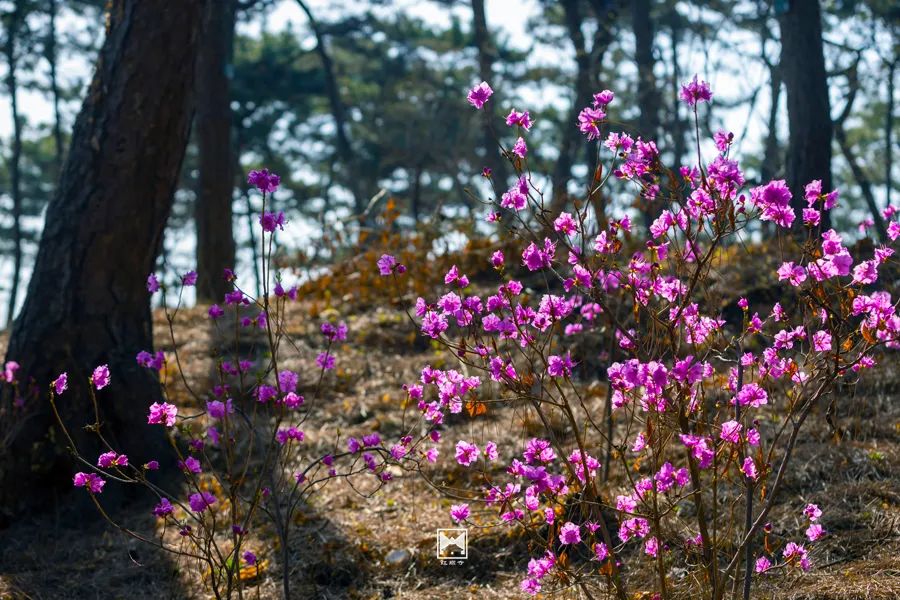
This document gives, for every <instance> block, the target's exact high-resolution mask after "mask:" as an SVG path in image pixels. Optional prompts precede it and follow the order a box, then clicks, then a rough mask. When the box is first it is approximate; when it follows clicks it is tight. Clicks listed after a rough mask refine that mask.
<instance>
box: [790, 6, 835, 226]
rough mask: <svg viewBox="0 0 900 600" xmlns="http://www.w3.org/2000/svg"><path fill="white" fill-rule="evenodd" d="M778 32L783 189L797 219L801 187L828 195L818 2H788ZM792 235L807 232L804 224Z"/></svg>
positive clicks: (826, 222)
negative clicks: (784, 129) (815, 184)
mask: <svg viewBox="0 0 900 600" xmlns="http://www.w3.org/2000/svg"><path fill="white" fill-rule="evenodd" d="M778 23H779V25H780V28H781V75H782V77H783V78H784V86H785V89H786V90H787V109H788V130H789V133H790V140H789V142H788V150H787V184H788V187H789V188H790V190H791V192H792V193H793V195H794V198H793V201H792V206H793V207H794V209H795V211H797V213H798V215H799V212H800V210H801V209H802V208H804V207H805V206H806V202H805V200H804V197H803V188H804V186H805V185H806V184H807V183H809V182H810V181H812V180H814V179H821V180H822V189H823V190H824V191H831V189H832V181H831V138H832V127H831V107H830V105H829V101H828V75H827V73H826V72H825V55H824V52H823V49H822V13H821V10H820V7H819V1H818V0H792V1H791V3H790V7H789V9H788V10H787V12H784V13H782V14H780V15H779V16H778ZM830 223H831V221H830V214H828V211H823V214H822V228H823V229H828V228H829V227H830V226H831V225H830ZM794 229H795V231H798V232H803V231H805V227H804V225H803V219H800V218H799V216H798V218H797V219H795V220H794Z"/></svg>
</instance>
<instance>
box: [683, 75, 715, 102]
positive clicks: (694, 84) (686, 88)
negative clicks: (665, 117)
mask: <svg viewBox="0 0 900 600" xmlns="http://www.w3.org/2000/svg"><path fill="white" fill-rule="evenodd" d="M680 96H681V100H682V101H683V102H685V103H686V104H687V105H688V106H697V104H698V103H699V102H709V101H710V100H712V92H711V91H710V89H709V84H708V83H706V82H705V81H698V80H697V76H696V75H694V79H693V80H691V81H689V82H688V83H686V84H684V85H682V86H681V94H680Z"/></svg>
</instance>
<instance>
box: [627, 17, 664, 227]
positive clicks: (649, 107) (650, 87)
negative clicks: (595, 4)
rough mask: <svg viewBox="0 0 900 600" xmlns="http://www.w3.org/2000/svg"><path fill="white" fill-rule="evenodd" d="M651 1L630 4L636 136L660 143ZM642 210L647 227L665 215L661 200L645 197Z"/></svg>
mask: <svg viewBox="0 0 900 600" xmlns="http://www.w3.org/2000/svg"><path fill="white" fill-rule="evenodd" d="M651 10H652V1H651V0H634V2H632V4H631V27H632V31H633V32H634V62H635V65H636V66H637V72H638V81H637V102H638V108H640V110H641V114H640V117H638V122H637V133H638V135H640V136H641V137H642V138H643V139H644V140H648V141H654V142H658V140H659V133H660V111H661V109H662V95H661V94H660V91H659V87H658V86H657V83H656V75H655V74H654V73H653V67H654V66H655V64H656V59H655V58H654V57H653V40H654V36H655V35H656V32H655V31H654V28H653V18H652V16H651V14H650V13H651ZM641 200H642V201H641V204H642V206H641V208H642V211H643V213H644V222H645V224H646V225H647V227H648V228H649V227H650V224H651V223H653V220H654V219H656V217H657V216H659V214H660V213H661V212H662V209H663V207H662V203H661V201H660V200H653V201H650V200H646V199H645V198H643V197H642V199H641Z"/></svg>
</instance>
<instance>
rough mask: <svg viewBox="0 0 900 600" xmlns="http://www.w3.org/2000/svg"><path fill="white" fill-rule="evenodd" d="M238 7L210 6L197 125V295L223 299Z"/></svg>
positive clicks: (230, 260)
mask: <svg viewBox="0 0 900 600" xmlns="http://www.w3.org/2000/svg"><path fill="white" fill-rule="evenodd" d="M235 9H236V6H235V2H234V0H216V1H215V2H209V3H208V4H207V5H206V8H205V11H204V12H205V14H204V16H203V31H202V33H201V37H200V46H199V50H198V55H197V84H196V85H197V90H196V95H197V102H196V114H195V116H194V127H195V135H196V139H197V150H198V154H199V164H200V168H199V186H198V193H197V202H196V205H195V208H194V219H195V222H196V225H197V299H198V300H200V301H205V302H217V301H220V300H221V299H222V297H223V296H224V295H225V294H226V292H228V289H229V286H228V282H226V281H225V279H224V277H223V276H222V272H223V270H224V269H225V268H234V252H235V250H234V233H233V230H232V227H233V225H232V204H233V194H234V172H233V171H232V166H233V164H234V161H233V159H232V155H231V149H232V144H231V97H230V94H229V81H228V80H229V76H228V69H229V63H230V62H231V55H232V45H233V40H234V23H235Z"/></svg>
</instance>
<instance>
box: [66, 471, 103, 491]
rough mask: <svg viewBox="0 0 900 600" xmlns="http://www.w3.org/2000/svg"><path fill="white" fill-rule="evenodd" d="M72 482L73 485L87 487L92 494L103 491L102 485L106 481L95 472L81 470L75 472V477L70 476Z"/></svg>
mask: <svg viewBox="0 0 900 600" xmlns="http://www.w3.org/2000/svg"><path fill="white" fill-rule="evenodd" d="M72 483H73V484H74V485H75V487H83V488H87V490H88V491H89V492H90V493H92V494H99V493H101V492H103V486H105V485H106V481H105V480H104V479H103V478H102V477H100V476H99V475H97V474H96V473H81V472H79V473H75V477H73V478H72Z"/></svg>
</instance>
